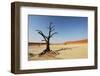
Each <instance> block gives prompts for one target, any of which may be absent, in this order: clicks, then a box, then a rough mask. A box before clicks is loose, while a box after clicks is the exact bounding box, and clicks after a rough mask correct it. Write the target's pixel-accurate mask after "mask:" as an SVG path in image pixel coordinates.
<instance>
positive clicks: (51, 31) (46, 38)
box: [36, 22, 57, 55]
mask: <svg viewBox="0 0 100 76" xmlns="http://www.w3.org/2000/svg"><path fill="white" fill-rule="evenodd" d="M47 28H48V36H46V35H45V34H44V33H43V32H42V31H41V30H36V31H37V32H38V33H39V34H40V35H41V36H42V37H43V39H44V40H43V41H45V42H46V49H45V50H44V51H43V52H42V53H40V55H43V54H45V53H46V52H50V51H51V50H50V39H51V38H52V37H53V36H54V35H55V34H57V32H54V31H55V26H54V25H53V23H52V22H50V24H49V26H48V27H47Z"/></svg>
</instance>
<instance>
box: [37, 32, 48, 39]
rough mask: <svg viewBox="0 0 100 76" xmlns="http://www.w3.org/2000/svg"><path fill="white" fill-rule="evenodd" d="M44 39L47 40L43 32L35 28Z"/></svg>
mask: <svg viewBox="0 0 100 76" xmlns="http://www.w3.org/2000/svg"><path fill="white" fill-rule="evenodd" d="M36 31H37V32H38V33H39V34H40V35H41V36H42V37H43V38H44V39H45V41H47V37H46V36H45V35H44V34H43V32H42V31H41V30H36Z"/></svg>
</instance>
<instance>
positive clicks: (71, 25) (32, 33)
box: [28, 15, 88, 43]
mask: <svg viewBox="0 0 100 76" xmlns="http://www.w3.org/2000/svg"><path fill="white" fill-rule="evenodd" d="M50 22H52V23H53V25H54V26H55V32H58V34H56V35H54V36H53V38H52V39H51V43H63V42H66V41H75V40H81V39H87V38H88V18H87V17H74V16H39V15H29V16H28V31H29V38H28V39H29V42H43V41H42V40H43V38H42V36H41V35H40V34H38V33H37V31H36V30H41V31H43V33H44V34H46V35H48V29H47V27H48V26H49V23H50Z"/></svg>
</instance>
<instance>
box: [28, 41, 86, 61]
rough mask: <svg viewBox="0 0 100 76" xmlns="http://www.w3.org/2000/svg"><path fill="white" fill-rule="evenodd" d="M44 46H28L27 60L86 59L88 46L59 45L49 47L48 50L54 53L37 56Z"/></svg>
mask: <svg viewBox="0 0 100 76" xmlns="http://www.w3.org/2000/svg"><path fill="white" fill-rule="evenodd" d="M45 47H46V46H45V45H34V46H29V51H28V60H52V59H53V60H54V59H79V58H87V57H88V45H87V43H85V44H67V45H64V44H60V45H50V49H51V50H52V51H54V52H55V53H56V54H55V53H48V54H45V55H43V56H39V55H38V54H39V53H41V52H42V51H43V50H44V49H45Z"/></svg>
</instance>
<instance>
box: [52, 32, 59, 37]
mask: <svg viewBox="0 0 100 76" xmlns="http://www.w3.org/2000/svg"><path fill="white" fill-rule="evenodd" d="M55 34H58V32H54V33H52V34H51V35H50V38H51V37H52V36H53V35H55Z"/></svg>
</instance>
